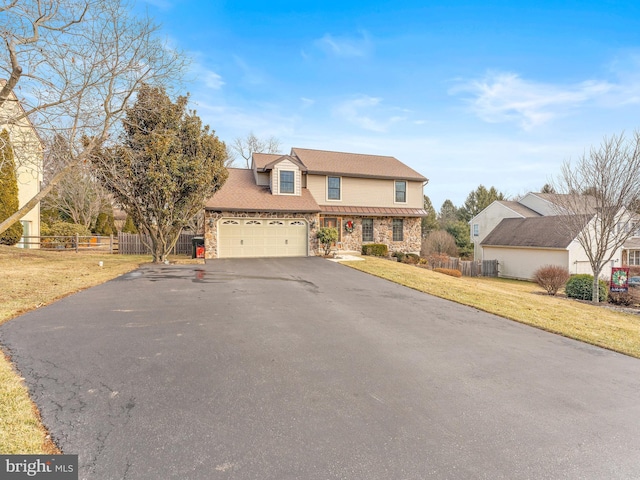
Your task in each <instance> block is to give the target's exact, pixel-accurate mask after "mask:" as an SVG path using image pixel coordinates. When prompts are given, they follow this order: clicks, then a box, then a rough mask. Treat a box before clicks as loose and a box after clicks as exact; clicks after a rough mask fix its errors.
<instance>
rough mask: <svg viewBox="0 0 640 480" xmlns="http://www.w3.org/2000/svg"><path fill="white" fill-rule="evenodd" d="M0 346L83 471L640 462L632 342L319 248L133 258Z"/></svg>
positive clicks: (361, 472) (339, 473)
mask: <svg viewBox="0 0 640 480" xmlns="http://www.w3.org/2000/svg"><path fill="white" fill-rule="evenodd" d="M496 300H497V301H499V300H500V299H499V298H498V299H496ZM0 344H1V345H2V346H3V348H4V349H5V351H6V352H7V353H8V354H9V355H11V357H12V359H13V361H14V362H15V364H16V366H17V368H18V369H19V371H20V373H21V374H22V376H24V377H25V379H26V383H27V385H28V386H29V388H30V391H31V394H32V398H33V399H34V401H35V402H36V404H37V405H38V407H39V408H40V411H41V413H42V418H43V421H44V423H45V425H46V426H47V427H48V428H49V429H50V431H51V434H52V436H53V438H54V439H55V441H56V442H57V443H58V445H59V446H60V447H61V449H62V450H63V452H64V453H73V454H78V455H79V465H80V476H79V478H87V479H100V480H102V479H174V478H175V479H241V480H244V479H246V480H249V479H251V480H253V479H274V480H286V479H304V480H315V479H318V480H320V479H367V480H376V479H384V480H389V479H393V480H396V479H426V478H435V479H475V478H478V479H547V478H548V479H558V478H563V479H605V478H606V479H615V478H619V479H632V478H640V360H638V359H634V358H630V357H626V356H623V355H620V354H616V353H613V352H610V351H607V350H603V349H600V348H597V347H593V346H589V345H586V344H583V343H580V342H576V341H573V340H569V339H565V338H563V337H560V336H557V335H552V334H550V333H547V332H543V331H540V330H537V329H534V328H531V327H528V326H524V325H520V324H518V323H515V322H512V321H509V320H505V319H502V318H499V317H496V316H493V315H489V314H487V313H484V312H480V311H477V310H475V309H473V308H468V307H463V306H460V305H457V304H455V303H451V302H448V301H445V300H441V299H438V298H434V297H431V296H429V295H425V294H423V293H420V292H417V291H414V290H411V289H408V288H405V287H402V286H399V285H396V284H393V283H390V282H387V281H385V280H381V279H378V278H375V277H373V276H369V275H366V274H363V273H361V272H358V271H355V270H352V269H350V268H348V267H346V266H343V265H340V264H336V263H332V262H329V261H326V260H324V259H320V258H290V259H246V260H244V259H242V260H241V259H238V260H214V261H208V262H207V264H206V265H183V266H176V265H162V266H145V267H143V268H141V269H139V270H136V271H134V272H131V273H129V274H126V275H123V276H121V277H119V278H118V279H115V280H113V281H111V282H108V283H106V284H103V285H101V286H98V287H95V288H91V289H89V290H86V291H83V292H80V293H78V294H75V295H72V296H70V297H67V298H65V299H63V300H61V301H59V302H56V303H55V304H53V305H50V306H47V307H44V308H41V309H38V310H36V311H33V312H31V313H28V314H26V315H23V316H21V317H18V318H16V319H14V320H12V321H10V322H7V323H6V324H4V325H2V326H0Z"/></svg>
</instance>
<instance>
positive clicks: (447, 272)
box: [433, 268, 462, 278]
mask: <svg viewBox="0 0 640 480" xmlns="http://www.w3.org/2000/svg"><path fill="white" fill-rule="evenodd" d="M433 271H434V272H438V273H444V274H445V275H450V276H452V277H456V278H460V277H461V276H462V272H461V271H460V270H456V269H454V268H434V269H433Z"/></svg>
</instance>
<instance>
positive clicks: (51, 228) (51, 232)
mask: <svg viewBox="0 0 640 480" xmlns="http://www.w3.org/2000/svg"><path fill="white" fill-rule="evenodd" d="M76 233H77V234H78V235H80V236H82V237H84V236H88V235H91V231H90V230H89V229H88V228H87V227H85V226H84V225H79V224H77V223H68V222H54V223H53V224H52V225H47V224H46V223H43V224H41V225H40V235H42V236H46V237H55V238H44V239H42V246H43V247H49V248H51V247H53V246H58V245H59V246H63V247H66V248H71V247H72V246H73V243H74V242H75V239H74V238H70V237H73V236H75V235H76Z"/></svg>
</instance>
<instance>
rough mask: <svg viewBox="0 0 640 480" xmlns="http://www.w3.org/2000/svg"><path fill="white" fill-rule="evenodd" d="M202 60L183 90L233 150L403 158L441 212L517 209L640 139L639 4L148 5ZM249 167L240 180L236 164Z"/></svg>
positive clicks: (144, 3)
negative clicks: (484, 193)
mask: <svg viewBox="0 0 640 480" xmlns="http://www.w3.org/2000/svg"><path fill="white" fill-rule="evenodd" d="M135 8H136V9H137V10H138V11H139V12H141V13H142V12H145V13H146V14H147V15H149V16H150V17H152V18H154V19H155V21H156V22H157V23H158V24H159V25H160V30H159V35H161V36H162V37H163V38H165V39H166V41H167V44H168V45H170V46H171V48H175V49H178V50H181V51H184V52H185V54H186V55H188V56H189V57H190V58H191V59H192V62H191V65H190V68H189V71H188V72H187V74H186V76H185V80H184V82H183V84H182V85H181V87H180V88H182V89H183V91H181V92H179V93H181V94H183V93H186V92H189V93H190V95H191V97H190V98H191V101H192V108H194V109H195V110H196V111H197V112H198V115H199V116H200V117H201V118H202V119H203V121H204V122H205V123H207V124H209V125H210V126H211V128H213V129H214V130H215V131H216V134H217V135H218V137H219V138H220V139H221V140H223V141H225V142H226V143H227V144H230V143H232V142H233V140H234V139H236V138H238V137H243V136H246V135H247V134H248V133H249V132H253V133H254V134H255V135H257V136H258V137H270V136H275V137H276V138H278V139H279V140H280V142H281V146H282V153H289V151H290V149H291V147H300V148H315V149H322V150H334V151H345V152H354V153H368V154H376V155H391V156H394V157H396V158H398V159H399V160H401V161H402V162H404V163H406V164H407V165H409V166H410V167H412V168H413V169H415V170H417V171H418V172H419V173H421V174H422V175H424V176H425V177H427V178H428V179H429V183H428V184H427V185H426V186H425V189H424V192H425V194H426V195H428V196H429V198H430V199H431V201H432V204H433V206H434V207H435V209H436V210H439V209H440V206H441V205H442V203H443V202H444V201H445V200H446V199H450V200H451V201H453V203H454V204H455V205H456V206H461V205H462V204H463V203H464V201H465V199H466V197H467V195H468V194H469V193H470V192H471V191H472V190H475V189H476V188H477V187H478V186H479V185H480V184H482V185H485V186H486V187H487V188H489V187H491V186H494V187H496V188H497V189H498V190H499V191H501V192H503V193H504V194H506V195H507V196H509V197H511V198H513V197H517V196H519V195H523V194H525V193H527V192H529V191H539V190H540V189H541V188H542V186H543V185H544V184H545V183H547V182H549V181H551V180H553V179H555V178H556V177H557V175H558V174H559V172H560V167H561V165H562V163H563V162H565V161H570V162H575V161H576V160H577V159H578V158H579V157H580V156H582V155H583V154H585V153H588V151H589V149H590V148H592V147H597V146H598V145H599V144H600V143H601V142H602V141H603V139H604V138H605V137H610V136H612V135H617V134H621V133H623V132H624V133H626V134H627V135H629V134H632V133H633V132H634V130H636V129H638V128H640V2H639V1H637V0H635V1H634V0H631V1H615V0H598V1H590V0H579V1H561V0H555V1H545V0H537V1H513V0H508V1H492V0H485V1H466V2H465V1H456V0H451V1H437V2H436V1H428V0H424V1H421V2H418V1H402V0H395V1H371V2H367V1H365V0H360V1H351V0H343V1H339V2H335V1H331V0H325V1H321V2H305V1H300V0H298V1H283V0H269V1H264V0H263V1H258V2H250V1H244V0H234V1H215V0H138V3H137V4H136V6H135ZM238 166H242V164H240V163H238Z"/></svg>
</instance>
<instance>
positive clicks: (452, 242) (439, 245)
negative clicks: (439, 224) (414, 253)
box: [420, 230, 458, 257]
mask: <svg viewBox="0 0 640 480" xmlns="http://www.w3.org/2000/svg"><path fill="white" fill-rule="evenodd" d="M420 253H421V255H423V256H425V257H426V256H429V255H432V254H446V255H448V256H450V257H457V256H458V246H457V245H456V239H455V238H454V236H453V235H451V234H450V233H449V232H445V231H444V230H434V231H432V232H430V233H429V234H428V235H427V236H426V237H425V239H424V240H423V241H422V251H421V252H420Z"/></svg>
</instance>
